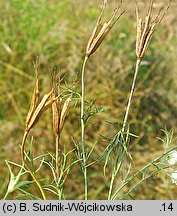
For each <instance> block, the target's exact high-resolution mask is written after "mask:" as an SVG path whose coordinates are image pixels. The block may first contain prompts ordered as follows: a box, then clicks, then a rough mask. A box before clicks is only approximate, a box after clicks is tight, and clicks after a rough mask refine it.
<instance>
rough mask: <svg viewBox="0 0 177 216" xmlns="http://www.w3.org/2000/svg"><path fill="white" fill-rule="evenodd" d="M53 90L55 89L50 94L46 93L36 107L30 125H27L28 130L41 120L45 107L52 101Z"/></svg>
mask: <svg viewBox="0 0 177 216" xmlns="http://www.w3.org/2000/svg"><path fill="white" fill-rule="evenodd" d="M52 92H53V90H52V91H51V92H49V93H48V94H45V95H44V97H43V98H42V100H41V102H40V103H39V104H38V106H37V107H36V109H35V111H34V113H33V115H32V117H31V119H30V122H29V123H28V125H26V130H30V129H31V128H33V127H34V125H35V124H36V123H37V121H38V120H39V118H40V116H41V115H42V114H43V112H44V110H45V109H43V108H44V107H45V106H46V103H47V102H49V101H50V97H51V94H52Z"/></svg>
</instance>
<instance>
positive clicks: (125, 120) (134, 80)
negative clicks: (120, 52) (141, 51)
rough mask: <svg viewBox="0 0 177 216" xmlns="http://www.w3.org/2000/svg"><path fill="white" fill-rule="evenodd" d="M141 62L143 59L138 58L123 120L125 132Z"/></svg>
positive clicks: (123, 130)
mask: <svg viewBox="0 0 177 216" xmlns="http://www.w3.org/2000/svg"><path fill="white" fill-rule="evenodd" d="M140 63H141V59H137V60H136V68H135V73H134V78H133V82H132V87H131V90H130V96H129V99H128V104H127V108H126V112H125V117H124V121H123V127H122V132H123V133H124V132H125V127H126V124H127V119H128V115H129V111H130V106H131V102H132V99H133V95H134V91H135V85H136V79H137V75H138V71H139V67H140Z"/></svg>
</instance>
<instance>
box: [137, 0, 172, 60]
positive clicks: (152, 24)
mask: <svg viewBox="0 0 177 216" xmlns="http://www.w3.org/2000/svg"><path fill="white" fill-rule="evenodd" d="M136 3H137V2H136ZM153 3H154V0H151V3H150V6H149V10H148V15H147V16H146V17H145V21H144V23H143V22H142V19H141V18H139V12H138V5H137V4H136V14H137V38H136V55H137V58H138V59H140V60H141V59H142V58H143V57H144V55H145V54H146V51H147V49H148V46H149V43H150V41H151V38H152V36H153V33H154V31H155V30H156V28H157V26H158V25H159V23H160V22H161V21H162V19H163V17H164V16H165V13H166V12H167V10H168V9H169V7H170V5H171V1H170V2H169V5H168V6H167V8H166V10H165V12H164V13H163V14H162V15H161V11H162V8H161V9H160V10H159V12H158V14H157V16H156V18H155V20H154V21H152V19H151V13H152V8H153ZM160 16H161V17H160Z"/></svg>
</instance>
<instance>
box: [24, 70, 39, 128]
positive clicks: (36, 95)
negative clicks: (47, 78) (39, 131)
mask: <svg viewBox="0 0 177 216" xmlns="http://www.w3.org/2000/svg"><path fill="white" fill-rule="evenodd" d="M35 71H36V79H35V85H34V90H33V96H32V99H31V104H30V108H29V111H28V114H27V117H26V123H25V127H27V125H28V124H29V122H30V120H31V117H32V115H33V113H34V111H35V109H36V106H37V103H38V99H39V80H38V72H37V70H35Z"/></svg>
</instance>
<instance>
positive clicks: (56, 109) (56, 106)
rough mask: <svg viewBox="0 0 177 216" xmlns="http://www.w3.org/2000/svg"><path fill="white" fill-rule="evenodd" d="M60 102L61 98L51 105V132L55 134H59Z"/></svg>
mask: <svg viewBox="0 0 177 216" xmlns="http://www.w3.org/2000/svg"><path fill="white" fill-rule="evenodd" d="M61 101H62V99H61V98H57V100H56V101H55V102H54V103H53V104H52V117H53V130H54V132H55V133H56V134H59V132H60V131H59V125H60V114H61Z"/></svg>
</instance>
